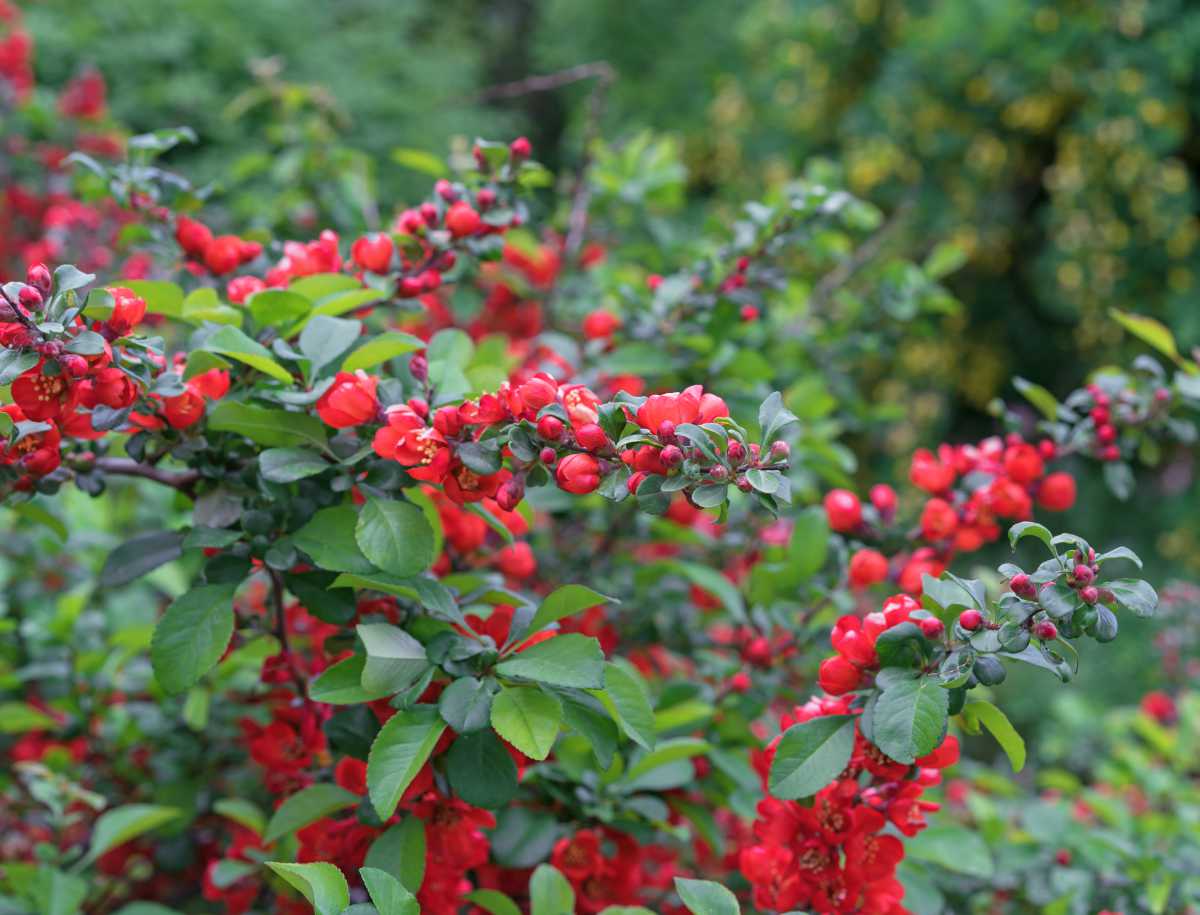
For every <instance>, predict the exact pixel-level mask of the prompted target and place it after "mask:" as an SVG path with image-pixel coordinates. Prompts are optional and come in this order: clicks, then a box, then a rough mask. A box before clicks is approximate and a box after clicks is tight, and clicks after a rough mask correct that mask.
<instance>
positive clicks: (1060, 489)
mask: <svg viewBox="0 0 1200 915" xmlns="http://www.w3.org/2000/svg"><path fill="white" fill-rule="evenodd" d="M1037 501H1038V505H1040V506H1041V507H1042V508H1044V509H1046V510H1048V511H1052V512H1064V511H1066V510H1067V509H1068V508H1070V507H1071V506H1072V505H1074V504H1075V478H1074V477H1072V476H1071V475H1070V474H1069V473H1063V472H1062V471H1059V472H1058V473H1052V474H1050V475H1049V476H1048V477H1046V479H1044V480H1042V485H1041V486H1039V487H1038V492H1037Z"/></svg>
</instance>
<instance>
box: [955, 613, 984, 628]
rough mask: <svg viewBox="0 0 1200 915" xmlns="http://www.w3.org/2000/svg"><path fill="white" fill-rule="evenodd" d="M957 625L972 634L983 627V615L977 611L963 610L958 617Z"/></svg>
mask: <svg viewBox="0 0 1200 915" xmlns="http://www.w3.org/2000/svg"><path fill="white" fill-rule="evenodd" d="M958 625H960V626H962V627H963V629H966V630H967V631H968V632H974V631H975V630H976V629H978V628H979V627H980V626H982V625H983V614H982V613H980V612H979V611H978V610H974V609H971V610H964V611H963V612H962V613H960V614H959V615H958Z"/></svg>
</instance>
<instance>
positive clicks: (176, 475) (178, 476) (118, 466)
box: [96, 457, 200, 496]
mask: <svg viewBox="0 0 1200 915" xmlns="http://www.w3.org/2000/svg"><path fill="white" fill-rule="evenodd" d="M96 469H97V470H103V471H104V472H105V473H107V474H113V475H115V476H123V477H141V478H142V479H145V480H153V481H154V482H155V483H161V484H163V485H164V486H170V487H171V488H172V489H178V490H179V491H180V492H182V493H184V494H186V495H189V496H192V495H195V489H196V483H197V482H198V481H199V479H200V472H199V471H198V470H180V471H172V470H163V469H162V468H160V467H152V466H150V465H149V464H139V463H138V462H137V461H135V460H132V459H130V458H119V457H102V458H98V459H97V460H96Z"/></svg>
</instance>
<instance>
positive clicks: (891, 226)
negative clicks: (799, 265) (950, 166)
mask: <svg viewBox="0 0 1200 915" xmlns="http://www.w3.org/2000/svg"><path fill="white" fill-rule="evenodd" d="M913 197H914V195H912V194H910V195H909V196H907V197H905V198H904V200H903V201H901V203H900V206H898V207H897V208H896V212H894V213H893V214H892V215H891V216H890V217H889V218H888V221H887V222H885V223H884V224H883V226H881V227H880V229H879V231H878V232H876V233H875V234H874V235H872V236H871V237H870V238H868V239H867V240H866V241H865V242H863V243H862V244H861V245H859V246H858V248H857V249H856V250H855V251H854V253H853V254H851V255H850V256H849V257H848V258H846V260H844V261H842V262H841V263H840V264H838V265H837V266H836V267H835V268H834V269H832V270H830V271H829V272H828V273H827V274H825V275H824V276H823V277H821V279H820V281H819V282H818V283H817V285H816V287H815V288H814V289H813V292H812V295H811V296H809V300H808V301H809V304H810V305H811V307H812V310H813V311H820V310H821V308H822V307H823V306H824V305H825V304H826V303H827V302H828V301H829V299H830V298H831V297H832V296H833V294H834V293H835V292H837V291H838V290H839V289H841V288H842V287H843V286H845V285H846V284H847V283H849V282H850V281H851V280H852V279H854V277H855V275H856V274H857V273H858V272H859V271H860V270H862V269H863V267H865V266H867V264H869V263H870V262H871V261H873V260H874V259H875V256H876V255H877V254H879V251H880V249H881V248H882V247H883V245H884V243H885V242H886V241H887V240H888V239H889V238H891V236H892V235H894V234H895V232H896V230H897V229H898V228H899V227H900V224H901V223H903V222H904V219H905V217H907V216H908V213H909V211H910V210H911V209H912V208H913V203H914V200H913Z"/></svg>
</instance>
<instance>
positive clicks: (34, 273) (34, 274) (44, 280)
mask: <svg viewBox="0 0 1200 915" xmlns="http://www.w3.org/2000/svg"><path fill="white" fill-rule="evenodd" d="M25 282H27V283H28V284H29V285H30V286H32V287H33V288H34V289H36V290H37V291H38V292H40V293H41V294H42V298H43V299H45V298H46V296H48V295H50V289H51V287H52V286H53V285H54V280H53V279H52V278H51V276H50V268H48V267H47V266H46V265H45V264H34V265H32V266H31V267H30V268H29V269H28V270H27V271H26V272H25Z"/></svg>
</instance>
